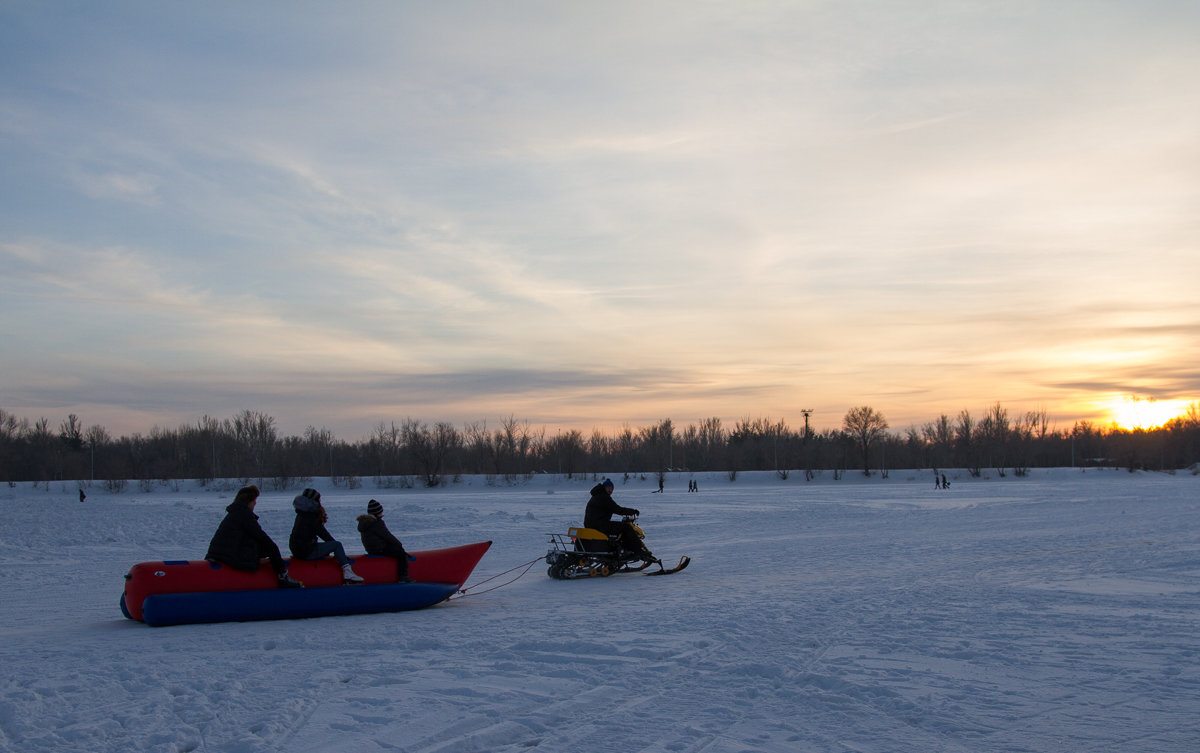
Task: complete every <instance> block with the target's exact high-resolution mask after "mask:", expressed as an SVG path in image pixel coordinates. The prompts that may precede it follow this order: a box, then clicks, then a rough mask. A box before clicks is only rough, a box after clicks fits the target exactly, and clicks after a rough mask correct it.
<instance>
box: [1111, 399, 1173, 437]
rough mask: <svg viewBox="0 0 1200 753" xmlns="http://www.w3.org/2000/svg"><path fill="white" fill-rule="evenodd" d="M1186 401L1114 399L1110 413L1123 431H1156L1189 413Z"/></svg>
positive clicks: (1113, 420)
mask: <svg viewBox="0 0 1200 753" xmlns="http://www.w3.org/2000/svg"><path fill="white" fill-rule="evenodd" d="M1187 410H1188V402H1187V401H1186V400H1153V399H1146V398H1137V397H1129V396H1125V397H1120V398H1114V399H1113V400H1111V401H1110V402H1109V405H1108V412H1109V415H1111V417H1112V422H1113V423H1115V424H1116V425H1117V426H1119V427H1121V428H1122V429H1127V430H1133V429H1155V428H1157V427H1159V426H1162V425H1163V424H1165V423H1167V422H1168V421H1170V420H1171V419H1173V418H1178V417H1179V416H1182V415H1184V414H1185V413H1187Z"/></svg>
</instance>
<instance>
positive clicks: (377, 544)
mask: <svg viewBox="0 0 1200 753" xmlns="http://www.w3.org/2000/svg"><path fill="white" fill-rule="evenodd" d="M358 533H359V535H361V536H362V545H363V549H366V550H367V554H383V555H386V556H388V557H395V558H396V559H401V558H403V559H407V558H408V552H406V551H404V545H403V544H401V543H400V539H398V538H396V537H395V535H393V534H392V532H391V531H389V530H388V527H387V523H384V522H383V519H382V518H377V517H375V516H374V515H359V516H358Z"/></svg>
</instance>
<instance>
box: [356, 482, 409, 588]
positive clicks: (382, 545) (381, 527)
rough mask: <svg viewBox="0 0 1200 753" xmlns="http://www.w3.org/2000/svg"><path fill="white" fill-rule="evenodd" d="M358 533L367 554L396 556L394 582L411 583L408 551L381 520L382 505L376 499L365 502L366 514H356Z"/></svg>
mask: <svg viewBox="0 0 1200 753" xmlns="http://www.w3.org/2000/svg"><path fill="white" fill-rule="evenodd" d="M358 533H359V535H360V536H362V544H363V549H366V550H367V554H381V555H383V556H385V557H395V558H396V564H397V569H396V582H398V583H412V578H410V577H408V560H409V556H410V555H409V553H408V552H406V551H404V545H403V544H401V543H400V539H398V538H396V537H395V536H394V535H393V534H392V532H391V531H389V530H388V527H387V523H384V522H383V505H381V504H379V502H378V501H376V500H371V501H370V502H368V503H367V514H366V515H359V516H358Z"/></svg>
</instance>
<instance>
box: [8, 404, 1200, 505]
mask: <svg viewBox="0 0 1200 753" xmlns="http://www.w3.org/2000/svg"><path fill="white" fill-rule="evenodd" d="M804 419H805V423H804V426H803V427H802V428H796V429H794V428H792V427H789V426H788V425H787V423H786V422H785V421H776V420H772V419H769V418H746V419H742V420H739V421H736V422H734V423H733V424H732V425H727V424H726V423H725V422H723V421H722V420H721V419H720V418H707V419H703V420H701V421H699V422H697V423H692V424H688V425H686V426H683V427H679V426H676V425H675V424H674V423H673V422H672V421H671V419H663V420H661V421H659V422H657V423H654V424H652V425H649V426H642V427H637V428H634V427H631V426H628V425H626V426H623V427H622V428H621V429H620V430H618V431H617V432H615V433H607V434H606V433H603V432H601V431H599V430H593V431H592V432H591V433H590V434H584V433H583V432H581V431H579V430H574V429H572V430H566V431H557V432H555V433H553V434H549V433H548V432H547V431H546V429H545V428H535V427H533V426H532V425H531V424H530V423H529V422H528V421H524V420H520V419H517V418H515V417H512V416H510V417H508V418H505V419H503V420H501V421H500V422H499V424H498V425H495V426H488V424H487V423H486V422H476V423H470V424H466V425H464V426H461V427H459V426H455V425H453V424H450V423H447V422H435V423H427V422H424V421H420V420H417V419H413V418H405V419H404V420H402V421H400V422H399V423H396V422H394V421H392V422H386V421H381V422H380V423H379V424H378V425H377V426H376V427H375V428H374V429H373V430H372V432H371V434H370V435H369V436H368V437H366V438H365V439H362V440H360V441H356V442H348V441H345V440H341V439H338V438H337V437H335V436H334V434H333V432H332V431H330V430H329V429H326V428H316V427H312V426H309V427H307V428H306V429H305V430H304V432H303V434H300V435H298V436H296V435H293V436H283V435H281V434H280V432H279V430H278V427H277V424H276V421H275V418H274V417H272V416H269V415H267V414H265V413H261V412H258V411H253V410H243V411H241V412H240V413H238V414H237V415H235V416H233V417H231V418H226V419H217V418H213V417H211V416H204V417H203V418H201V419H200V420H199V421H197V422H196V423H194V424H185V425H182V426H179V427H178V428H175V429H166V428H160V427H154V428H152V429H151V430H150V432H149V433H148V434H140V433H135V434H132V435H129V436H121V437H113V436H112V435H110V433H109V432H108V431H107V430H105V429H104V427H102V426H99V425H92V426H86V427H85V426H84V425H83V423H82V422H81V421H80V419H79V417H78V416H77V415H75V414H71V415H69V416H67V418H66V419H65V420H63V421H61V422H60V423H59V425H58V426H57V427H53V426H52V425H51V423H50V421H49V420H47V419H46V418H39V419H37V420H36V421H32V422H31V421H29V420H28V419H24V418H18V417H16V416H15V415H13V414H11V413H9V412H7V411H4V410H3V409H0V481H6V482H8V483H15V482H18V481H34V482H46V483H47V484H48V483H49V482H51V481H81V482H97V483H103V484H106V485H108V486H109V487H110V488H113V489H114V490H120V489H123V488H124V486H125V484H127V483H128V482H131V481H133V482H142V483H146V482H149V481H155V480H160V481H167V480H178V479H197V480H200V481H201V482H208V481H211V480H215V479H224V478H234V479H256V480H260V481H263V482H265V483H269V484H273V485H274V486H275V487H276V488H287V487H289V486H291V485H292V484H294V483H297V482H302V481H305V480H307V479H311V478H312V477H325V476H328V477H332V478H333V479H334V480H335V481H340V480H346V481H347V482H348V483H350V484H356V483H362V481H363V480H364V479H374V481H375V483H376V484H377V485H378V486H380V487H389V486H411V485H414V484H422V485H426V486H437V485H439V484H441V483H444V482H445V481H446V480H447V479H448V478H453V477H456V476H459V475H463V474H476V475H483V476H487V477H489V478H495V479H499V480H504V481H516V480H519V479H521V478H522V477H527V476H530V475H532V474H537V473H555V474H561V475H565V476H568V477H574V476H579V475H588V474H592V475H594V474H600V473H605V474H611V473H624V474H627V475H646V474H651V475H653V474H662V473H666V472H668V471H692V472H700V471H721V472H726V473H728V474H730V478H731V479H732V478H735V477H736V475H737V473H739V472H742V471H775V472H777V473H778V474H779V475H780V477H781V478H787V477H788V476H789V475H790V474H792V473H803V474H804V475H805V477H806V478H810V479H811V478H813V477H814V475H815V474H817V473H820V472H829V471H832V472H833V473H834V475H835V478H836V477H839V475H840V474H843V473H846V472H851V471H853V472H860V473H865V474H867V475H871V474H875V473H881V474H884V475H886V474H887V473H888V472H889V469H892V468H935V469H937V468H961V469H964V470H965V471H966V472H968V473H970V474H972V475H981V474H982V473H984V472H995V473H998V474H1000V475H1006V474H1008V473H1012V474H1014V475H1017V476H1021V475H1024V474H1026V473H1027V472H1028V471H1029V470H1030V469H1031V468H1040V467H1066V466H1072V467H1074V466H1097V465H1099V466H1108V467H1119V468H1127V469H1129V470H1135V469H1152V470H1176V469H1180V468H1186V467H1193V466H1195V464H1196V463H1197V462H1200V404H1193V405H1192V406H1191V407H1190V408H1189V410H1188V411H1187V413H1185V414H1184V415H1182V416H1180V417H1178V418H1176V419H1174V420H1172V421H1170V422H1169V423H1167V424H1166V425H1164V426H1162V427H1160V428H1156V429H1152V430H1141V429H1138V430H1133V431H1130V430H1125V429H1121V428H1119V427H1117V426H1115V425H1114V426H1110V427H1099V426H1096V425H1094V424H1092V423H1090V422H1088V421H1077V422H1075V423H1074V424H1073V425H1072V426H1071V428H1069V429H1059V428H1057V427H1055V426H1054V425H1052V423H1051V422H1050V420H1049V417H1048V416H1047V414H1046V412H1045V411H1044V410H1042V411H1030V412H1026V413H1021V414H1015V415H1010V413H1009V411H1008V410H1007V409H1006V408H1005V407H1004V406H1002V405H1001V404H1000V403H996V404H994V405H993V406H991V407H989V408H988V409H987V410H985V411H984V412H983V413H982V414H980V415H978V416H976V415H973V414H971V413H970V412H969V411H967V410H963V411H960V412H959V413H958V415H957V416H954V417H950V416H948V415H945V414H943V415H940V416H938V417H937V418H936V419H935V420H933V421H930V422H928V423H925V424H922V425H919V426H917V425H913V426H909V427H908V428H906V429H905V430H903V431H901V432H899V433H897V432H892V431H889V426H888V422H887V420H886V419H885V418H884V416H883V415H882V414H881V413H880V412H878V411H876V410H875V409H873V408H871V407H870V406H858V407H855V408H851V409H850V410H849V411H848V412H847V413H846V415H845V416H844V417H843V419H842V424H841V427H840V428H837V429H825V430H822V431H815V430H812V429H810V428H809V412H807V411H806V412H805V416H804Z"/></svg>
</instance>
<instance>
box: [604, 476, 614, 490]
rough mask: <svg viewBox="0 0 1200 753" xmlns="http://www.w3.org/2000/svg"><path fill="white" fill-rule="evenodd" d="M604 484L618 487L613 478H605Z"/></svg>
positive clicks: (609, 486) (610, 487) (611, 487)
mask: <svg viewBox="0 0 1200 753" xmlns="http://www.w3.org/2000/svg"><path fill="white" fill-rule="evenodd" d="M604 485H605V486H607V487H608V488H609V489H614V488H616V487H615V485H614V484H613V482H612V479H611V478H606V479H604Z"/></svg>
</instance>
